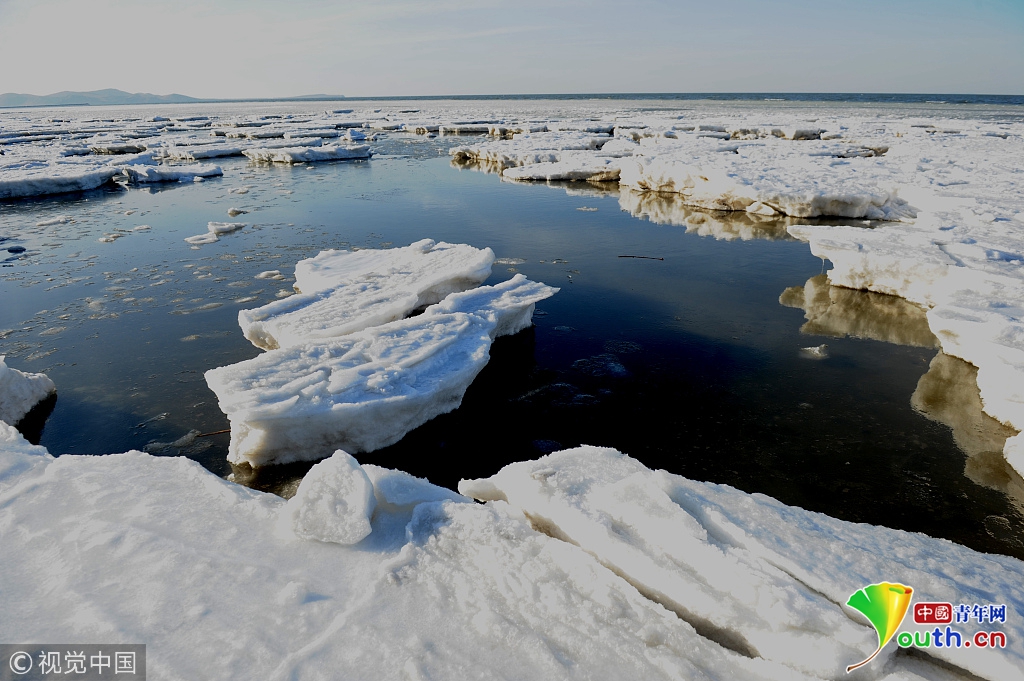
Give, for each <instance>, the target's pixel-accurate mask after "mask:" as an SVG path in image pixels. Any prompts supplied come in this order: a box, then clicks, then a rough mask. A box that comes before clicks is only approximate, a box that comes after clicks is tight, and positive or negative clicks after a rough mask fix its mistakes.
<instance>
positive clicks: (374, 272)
mask: <svg viewBox="0 0 1024 681" xmlns="http://www.w3.org/2000/svg"><path fill="white" fill-rule="evenodd" d="M492 262H494V252H493V251H491V249H489V248H485V249H479V248H474V247H472V246H468V245H466V244H448V243H444V242H441V243H437V242H435V241H433V240H432V239H423V240H422V241H417V242H415V243H413V244H411V245H409V246H405V247H403V248H392V249H385V250H378V249H365V250H360V251H344V250H342V251H333V250H332V251H322V252H321V253H320V254H319V255H317V256H316V257H313V258H309V259H307V260H302V261H300V262H299V263H298V264H297V265H296V266H295V287H296V288H297V289H299V291H301V294H300V295H295V296H291V297H289V298H286V299H283V300H278V301H275V302H272V303H269V304H267V305H264V306H263V307H259V308H256V309H254V310H241V311H240V312H239V313H238V325H239V326H241V327H242V332H243V333H244V334H245V337H246V338H248V339H249V340H250V341H251V342H252V343H253V345H255V346H256V347H259V348H264V349H267V350H271V349H274V348H278V347H290V346H293V345H297V344H299V343H304V342H308V341H313V340H316V339H325V338H334V337H337V336H343V335H345V334H348V333H352V332H353V331H359V330H361V329H365V328H367V327H369V326H374V325H376V324H384V323H387V322H391V321H394V320H396V319H401V318H402V317H405V316H406V315H408V314H409V313H410V312H412V311H413V310H416V309H417V308H421V307H424V306H426V305H431V304H433V303H436V302H438V301H440V300H442V299H443V298H444V297H445V296H447V295H448V294H449V293H454V292H458V291H464V290H466V289H469V288H472V287H474V286H479V285H480V284H482V283H483V282H484V280H485V279H487V277H489V276H490V274H491V263H492Z"/></svg>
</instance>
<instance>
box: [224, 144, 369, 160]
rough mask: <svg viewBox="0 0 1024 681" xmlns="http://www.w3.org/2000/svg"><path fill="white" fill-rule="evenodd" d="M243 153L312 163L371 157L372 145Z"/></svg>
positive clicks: (292, 148)
mask: <svg viewBox="0 0 1024 681" xmlns="http://www.w3.org/2000/svg"><path fill="white" fill-rule="evenodd" d="M293 141H297V140H293ZM242 153H243V154H244V155H245V156H246V157H248V158H249V160H251V161H258V162H264V163H310V162H314V161H345V160H355V159H364V158H370V146H369V145H368V144H354V145H349V146H339V145H334V144H326V145H323V146H319V147H309V146H306V147H300V146H290V147H280V148H277V149H273V148H257V149H246V150H245V151H243V152H242Z"/></svg>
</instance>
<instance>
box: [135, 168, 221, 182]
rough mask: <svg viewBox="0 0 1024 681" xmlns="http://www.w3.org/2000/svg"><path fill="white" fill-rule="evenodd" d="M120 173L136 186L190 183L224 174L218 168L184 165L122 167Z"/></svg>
mask: <svg viewBox="0 0 1024 681" xmlns="http://www.w3.org/2000/svg"><path fill="white" fill-rule="evenodd" d="M121 172H122V173H123V174H124V175H125V176H126V177H127V178H128V180H129V181H131V182H135V183H138V184H143V183H148V182H186V181H187V182H191V181H192V180H195V179H196V178H197V177H220V176H221V175H223V174H224V171H223V170H221V168H220V166H215V165H200V164H196V165H185V166H165V165H159V166H151V165H133V166H124V167H123V168H121Z"/></svg>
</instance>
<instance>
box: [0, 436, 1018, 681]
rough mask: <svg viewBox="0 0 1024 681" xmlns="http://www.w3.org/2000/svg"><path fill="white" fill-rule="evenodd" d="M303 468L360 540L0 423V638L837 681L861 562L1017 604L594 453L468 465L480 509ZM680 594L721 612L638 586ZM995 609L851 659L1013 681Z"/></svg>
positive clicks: (847, 535)
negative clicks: (903, 645) (927, 636)
mask: <svg viewBox="0 0 1024 681" xmlns="http://www.w3.org/2000/svg"><path fill="white" fill-rule="evenodd" d="M319 465H320V466H323V467H324V468H325V469H327V470H328V471H329V472H325V473H324V474H322V475H318V476H317V477H318V478H319V484H318V489H317V492H316V494H313V495H310V496H308V497H307V498H306V499H305V500H304V501H306V502H308V501H310V500H312V499H313V498H315V499H316V500H317V504H316V505H317V507H318V508H319V509H325V510H327V513H322V514H314V515H315V516H316V518H317V519H318V520H325V519H326V518H327V517H329V516H330V515H331V514H332V513H333V512H334V510H336V509H339V508H342V506H344V504H341V503H340V502H339V500H338V499H333V500H332V495H338V496H340V497H345V496H346V495H348V494H349V493H350V491H351V489H353V487H352V486H351V485H350V484H348V483H349V482H351V481H352V480H356V479H358V480H361V481H362V482H360V483H359V484H357V485H356V486H355V487H358V488H359V489H360V493H359V494H358V495H357V498H358V501H359V503H357V504H356V505H355V510H356V511H360V513H356V515H363V516H364V517H365V513H366V507H365V506H364V505H363V503H364V500H365V499H366V496H365V494H364V492H365V489H366V485H367V482H369V483H370V484H372V486H373V489H372V493H373V498H374V499H376V502H375V508H374V510H373V511H372V515H371V516H370V532H369V534H368V535H366V536H365V537H364V538H363V539H362V540H361V541H359V542H358V543H356V544H354V545H345V544H339V543H334V542H324V541H319V540H300V539H297V538H295V537H294V536H290V535H289V534H287V533H285V534H282V533H281V532H280V531H279V524H280V523H288V522H289V520H291V519H292V518H293V517H294V516H293V514H292V510H293V508H294V506H293V503H292V501H288V502H286V501H284V500H283V499H280V498H278V497H275V496H272V495H269V494H264V493H260V492H256V491H253V490H249V489H247V488H244V487H241V486H238V485H235V484H233V483H230V482H226V481H224V480H221V479H219V478H217V477H216V476H214V475H212V474H211V473H209V472H208V471H206V470H204V469H202V468H201V467H200V466H199V465H198V464H196V463H195V462H192V461H189V460H187V459H185V458H180V457H154V456H150V455H147V454H143V453H140V452H129V453H127V454H114V455H109V456H62V457H59V458H57V459H54V458H52V457H50V456H49V455H48V454H47V453H46V451H45V450H44V449H43V448H41V447H32V446H31V445H28V444H27V443H26V442H25V441H24V440H23V439H22V438H21V437H20V435H18V433H17V432H16V431H14V429H13V428H10V427H9V426H6V425H3V424H0V545H2V546H3V547H4V550H3V551H0V574H2V575H3V580H4V581H3V585H4V588H3V589H2V590H0V639H3V640H15V641H17V640H39V641H47V640H52V641H94V640H95V641H145V642H147V643H148V650H147V652H148V670H147V671H148V673H149V675H150V676H152V677H153V678H160V679H172V680H174V679H195V678H204V679H205V678H218V679H219V678H259V679H270V680H277V679H337V678H346V679H347V678H367V679H371V678H372V679H385V678H387V679H391V678H396V679H403V678H411V679H425V678H444V679H452V678H470V679H494V678H515V679H550V678H574V679H577V678H578V679H609V680H611V679H695V680H709V681H710V680H712V679H718V680H721V679H730V680H733V679H735V680H738V681H743V680H747V679H765V680H769V679H770V680H783V681H785V680H790V679H792V680H794V681H795V680H807V679H823V678H830V679H838V678H846V677H845V675H844V674H843V673H842V672H841V671H839V670H840V669H841V667H843V666H845V665H846V664H849V663H850V662H851V657H850V656H853V657H855V658H856V659H857V660H858V661H859V659H860V658H861V657H862V656H863V653H864V652H865V651H868V652H870V650H871V649H873V647H874V632H873V630H871V628H870V627H869V626H868V624H867V623H866V622H865V621H863V620H861V619H859V616H857V615H855V614H854V613H852V612H851V611H848V610H846V609H845V608H844V607H843V606H842V605H840V604H841V603H844V602H845V600H846V598H847V597H848V596H849V594H850V593H852V592H853V591H854V590H856V589H859V588H861V587H863V586H865V585H866V584H868V583H871V582H875V581H879V580H880V579H899V580H901V581H903V582H904V583H907V584H911V585H912V586H914V587H915V589H916V591H917V593H918V594H919V595H920V598H922V599H924V598H934V599H936V600H950V601H952V602H963V601H981V602H988V601H989V600H991V599H992V597H993V596H998V598H999V599H1000V600H1003V601H1005V602H1006V603H1007V605H1008V611H1009V612H1013V613H1017V612H1020V611H1021V609H1022V608H1024V595H1022V587H1021V584H1022V583H1024V579H1022V578H1024V566H1022V564H1021V562H1020V561H1017V560H1014V559H1011V558H1001V557H996V556H986V555H983V554H978V553H975V552H973V551H970V550H968V549H964V548H962V547H958V546H956V545H953V544H950V543H949V542H944V541H939V540H935V539H929V538H927V537H923V536H920V535H912V534H908V533H905V532H897V531H893V530H887V529H885V528H880V527H873V526H869V525H856V524H851V523H845V522H841V521H837V520H832V519H830V518H827V517H825V516H821V515H818V514H814V513H808V512H806V511H802V510H800V509H797V508H792V507H787V506H784V505H782V504H780V503H778V502H775V501H773V500H771V499H769V498H767V497H763V496H760V495H748V494H744V493H742V492H738V491H736V490H733V489H731V488H728V487H722V486H718V485H711V484H706V483H697V482H692V481H689V480H686V479H684V478H681V477H678V476H672V475H668V474H666V473H663V472H657V471H650V470H648V469H646V468H644V467H643V466H641V465H640V464H639V463H637V462H636V461H633V460H632V459H629V458H627V457H623V456H621V455H618V454H617V453H614V452H611V451H610V450H597V449H594V448H582V449H579V450H574V451H569V452H560V453H556V454H553V455H551V456H549V457H545V458H544V459H541V460H538V461H535V462H523V463H519V464H513V465H512V466H510V467H508V468H506V469H504V470H503V471H502V473H500V474H499V475H497V476H495V477H494V478H491V479H489V480H484V481H476V482H474V483H464V484H463V487H464V488H466V489H467V491H472V492H473V493H474V494H476V495H478V496H480V497H484V498H492V499H493V498H498V497H501V496H505V495H507V496H508V497H509V500H510V502H509V503H506V502H504V501H500V500H496V501H489V502H488V503H486V504H483V505H481V504H473V503H466V502H467V500H466V499H464V498H462V497H460V496H459V495H456V494H455V493H453V492H450V491H448V490H443V489H441V488H438V487H435V486H433V485H431V484H430V483H428V482H426V481H423V480H418V479H416V478H413V477H412V476H410V475H408V474H405V473H402V472H400V471H390V470H386V469H383V468H379V467H376V466H363V467H360V466H359V465H358V463H356V462H355V460H353V459H350V458H349V459H344V462H343V464H341V465H339V462H335V461H334V460H333V459H332V460H328V461H327V462H323V463H322V464H319ZM332 466H336V468H335V469H331V467H332ZM315 470H316V468H314V471H315ZM346 508H347V507H346ZM520 509H522V510H525V511H526V515H524V514H523V512H522V511H521V510H520ZM338 517H339V523H340V524H341V525H344V524H345V522H346V520H345V518H347V517H348V514H347V512H346V513H343V514H342V515H340V516H338ZM322 527H325V528H326V527H328V524H326V523H325V524H323V525H322ZM538 530H539V531H538ZM570 538H571V539H573V540H574V541H579V542H580V543H581V544H583V545H582V546H576V545H574V544H573V543H571V542H570V541H565V540H566V539H570ZM609 549H612V551H611V555H609ZM634 570H635V572H633V571H634ZM702 570H703V572H702ZM649 582H650V583H654V584H655V586H654V587H653V588H651V589H647V588H645V587H644V586H643V585H644V584H647V583H649ZM638 586H639V587H640V588H638ZM662 590H663V591H665V592H668V593H667V594H662V593H661V591H662ZM685 590H688V591H689V597H690V598H692V606H691V605H690V602H689V601H688V603H687V606H688V607H692V609H693V611H694V612H696V611H697V610H698V609H699V608H701V607H703V606H702V604H703V603H704V602H705V597H706V594H708V593H711V594H714V595H715V597H716V598H717V600H716V602H715V604H714V605H715V606H716V607H714V608H712V611H713V612H712V613H711V614H712V616H714V617H715V618H716V620H715V621H719V622H723V624H725V625H727V626H728V627H730V628H729V629H726V630H715V629H713V628H711V627H710V626H709V622H703V621H699V620H698V618H696V617H693V619H694V621H695V622H697V626H696V627H695V626H693V625H691V624H690V623H689V622H688V621H687V620H686V619H685V617H683V616H680V614H683V615H686V616H690V615H692V612H690V611H686V610H683V611H681V612H680V613H679V614H677V613H676V612H673V610H672V609H668V608H666V607H664V606H663V605H662V604H661V603H659V602H658V601H659V600H663V601H665V602H668V598H667V597H666V596H671V595H672V594H675V595H677V596H678V595H679V594H680V593H681V592H682V591H685ZM740 615H743V616H740ZM747 617H749V619H748V618H747ZM733 627H734V628H733ZM904 628H905V629H909V628H911V627H904ZM1004 629H1005V631H1006V632H1007V637H1008V640H1009V642H1010V646H1009V647H1008V648H1007V649H1005V650H999V651H980V652H978V651H969V652H968V651H965V650H963V649H961V650H959V651H956V650H953V651H949V650H946V651H942V650H938V649H935V648H931V649H929V655H926V656H923V657H919V658H912V657H908V656H903V655H894V654H892V648H893V647H894V646H893V645H892V644H890V647H889V648H887V649H886V651H884V653H883V655H882V657H881V658H880V659H876V661H875V662H873V663H872V664H871V665H869V666H867V667H866V668H864V669H862V670H860V671H859V672H858V673H857V675H856V676H850V677H849V678H851V679H854V678H856V679H861V680H875V679H879V680H881V679H884V680H886V681H916V680H919V679H928V680H930V681H949V680H952V679H961V680H963V679H968V678H971V677H968V676H967V675H965V674H962V673H959V672H957V671H956V670H957V669H965V670H970V672H971V673H973V674H974V675H975V677H974V678H982V679H986V680H990V681H1012V680H1013V679H1018V678H1020V668H1021V663H1022V652H1021V650H1022V649H1021V645H1022V644H1021V641H1022V640H1024V637H1022V634H1024V628H1022V626H1021V623H1020V621H1019V618H1016V617H1013V616H1011V617H1009V618H1008V621H1007V624H1006V626H1005V627H1004ZM828 632H837V633H839V634H840V635H841V636H842V637H844V639H842V640H833V639H831V638H830V637H829V636H828ZM728 635H732V636H733V637H734V639H735V640H746V641H748V642H752V641H755V640H756V641H761V640H765V639H769V640H770V641H771V642H772V643H773V644H774V645H772V646H771V648H770V649H769V650H766V651H764V656H758V657H753V658H751V657H748V656H746V655H743V654H739V653H736V652H733V651H732V650H730V649H729V648H727V647H723V646H722V645H720V644H719V643H718V642H716V639H723V638H727V637H728ZM734 647H735V646H734ZM748 652H749V651H748ZM975 653H977V654H975ZM830 655H832V656H833V657H829V656H830ZM931 655H936V656H938V655H941V656H942V657H943V660H942V662H943V663H944V664H946V665H947V667H946V668H942V667H940V666H938V665H937V664H935V663H934V662H932V659H933V658H932V657H930V656H931ZM771 658H776V659H771ZM779 658H785V659H792V660H794V662H793V664H792V666H790V665H789V664H788V663H786V662H780V661H779ZM807 668H815V669H817V668H820V669H822V670H823V671H824V672H825V673H824V674H821V675H819V674H815V673H813V672H811V673H808V672H806V671H801V670H805V669H807Z"/></svg>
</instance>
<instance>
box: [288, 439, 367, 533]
mask: <svg viewBox="0 0 1024 681" xmlns="http://www.w3.org/2000/svg"><path fill="white" fill-rule="evenodd" d="M376 505H377V503H376V498H375V497H374V495H373V484H372V483H371V482H370V478H368V477H367V476H366V473H364V472H363V469H362V467H361V466H360V465H359V462H358V461H356V460H355V459H353V458H352V457H351V456H350V455H349V454H347V453H346V452H343V451H341V450H340V449H339V450H338V451H336V452H335V453H334V454H333V455H332V456H331V457H329V458H327V459H324V460H323V461H320V462H319V463H316V464H314V466H313V467H312V468H310V469H309V472H308V473H306V475H305V477H303V478H302V482H301V483H299V489H298V491H297V492H296V493H295V496H293V497H292V498H291V499H289V500H288V503H287V504H285V507H284V509H283V511H282V513H281V525H282V528H283V529H284V531H285V532H291V533H292V534H293V535H294V536H296V537H298V538H299V539H315V540H317V541H322V542H333V543H335V544H355V543H357V542H359V541H361V540H362V539H364V538H365V537H366V535H368V534H370V531H371V528H370V518H371V517H372V516H373V511H374V509H375V508H376Z"/></svg>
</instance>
